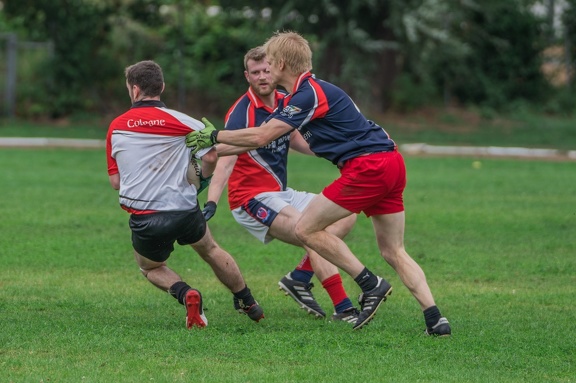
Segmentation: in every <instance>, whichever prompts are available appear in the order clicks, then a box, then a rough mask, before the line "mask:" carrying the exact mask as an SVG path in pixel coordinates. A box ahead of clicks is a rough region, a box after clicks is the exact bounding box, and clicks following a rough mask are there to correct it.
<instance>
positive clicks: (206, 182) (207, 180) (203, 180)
mask: <svg viewBox="0 0 576 383" xmlns="http://www.w3.org/2000/svg"><path fill="white" fill-rule="evenodd" d="M210 181H212V176H210V177H206V178H204V177H203V176H202V173H200V187H199V188H198V191H197V194H200V192H202V191H203V190H204V189H206V188H207V187H208V185H210Z"/></svg>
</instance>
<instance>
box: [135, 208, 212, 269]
mask: <svg viewBox="0 0 576 383" xmlns="http://www.w3.org/2000/svg"><path fill="white" fill-rule="evenodd" d="M129 225H130V229H131V230H132V246H133V247H134V250H136V251H137V252H138V254H140V255H142V256H144V257H146V258H148V259H150V260H152V261H156V262H164V261H165V260H167V259H168V257H169V256H170V253H172V252H173V251H174V242H175V241H178V244H179V245H189V244H191V243H196V242H198V241H199V240H201V239H202V238H203V237H204V234H206V220H204V216H203V215H202V212H201V211H200V209H199V208H198V207H196V208H195V209H194V210H189V211H167V212H158V213H152V214H132V215H130V221H129Z"/></svg>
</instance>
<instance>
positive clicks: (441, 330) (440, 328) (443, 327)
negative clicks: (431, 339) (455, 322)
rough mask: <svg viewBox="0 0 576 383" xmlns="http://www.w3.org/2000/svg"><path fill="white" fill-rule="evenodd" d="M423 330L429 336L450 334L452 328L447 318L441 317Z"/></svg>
mask: <svg viewBox="0 0 576 383" xmlns="http://www.w3.org/2000/svg"><path fill="white" fill-rule="evenodd" d="M424 332H425V333H426V335H431V336H450V335H451V334H452V329H451V328H450V323H448V319H446V318H444V317H442V318H440V319H439V320H438V322H437V323H436V324H435V325H434V326H432V327H430V328H426V330H425V331H424Z"/></svg>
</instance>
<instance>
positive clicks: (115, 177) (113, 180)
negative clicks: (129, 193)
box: [109, 173, 120, 190]
mask: <svg viewBox="0 0 576 383" xmlns="http://www.w3.org/2000/svg"><path fill="white" fill-rule="evenodd" d="M109 177H110V186H112V189H114V190H120V173H116V174H112V175H110V176H109Z"/></svg>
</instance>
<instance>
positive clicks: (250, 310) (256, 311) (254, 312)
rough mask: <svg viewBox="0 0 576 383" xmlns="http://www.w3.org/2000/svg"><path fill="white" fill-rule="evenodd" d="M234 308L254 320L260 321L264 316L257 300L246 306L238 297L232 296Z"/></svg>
mask: <svg viewBox="0 0 576 383" xmlns="http://www.w3.org/2000/svg"><path fill="white" fill-rule="evenodd" d="M234 309H235V310H236V311H238V312H239V313H240V314H246V315H248V317H249V318H250V319H252V320H253V321H255V322H260V319H263V318H264V310H263V309H262V307H260V305H259V304H258V302H255V303H253V304H252V305H251V306H248V307H246V306H245V305H244V304H243V302H240V300H239V299H238V298H236V297H234Z"/></svg>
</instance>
